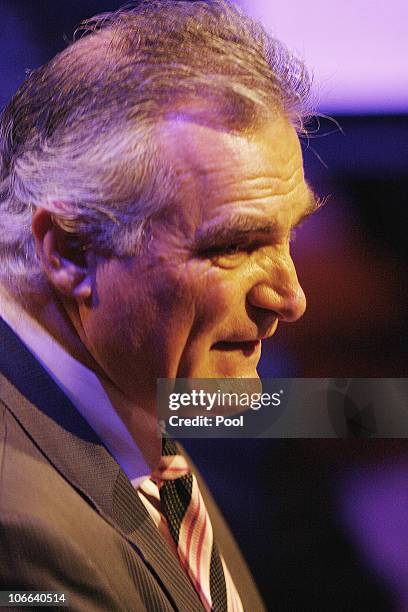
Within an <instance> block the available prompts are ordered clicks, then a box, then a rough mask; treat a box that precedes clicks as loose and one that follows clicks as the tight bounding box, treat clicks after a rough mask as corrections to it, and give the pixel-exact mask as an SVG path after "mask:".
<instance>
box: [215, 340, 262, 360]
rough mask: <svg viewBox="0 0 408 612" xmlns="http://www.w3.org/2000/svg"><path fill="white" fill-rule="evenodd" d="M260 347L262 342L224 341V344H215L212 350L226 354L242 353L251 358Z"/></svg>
mask: <svg viewBox="0 0 408 612" xmlns="http://www.w3.org/2000/svg"><path fill="white" fill-rule="evenodd" d="M260 346H261V341H260V340H239V341H236V342H234V341H230V342H227V341H222V342H216V343H215V344H213V345H212V347H211V349H212V350H217V351H225V352H232V351H242V353H243V354H244V355H245V356H248V357H249V356H250V355H252V354H253V353H254V352H255V351H256V350H257V349H258V348H260Z"/></svg>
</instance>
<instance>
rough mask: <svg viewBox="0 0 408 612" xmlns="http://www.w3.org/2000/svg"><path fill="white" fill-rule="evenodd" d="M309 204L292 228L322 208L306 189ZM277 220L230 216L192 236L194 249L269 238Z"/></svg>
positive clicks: (206, 226)
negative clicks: (258, 236) (260, 236)
mask: <svg viewBox="0 0 408 612" xmlns="http://www.w3.org/2000/svg"><path fill="white" fill-rule="evenodd" d="M308 195H309V202H308V205H307V207H306V209H305V210H304V211H303V212H302V214H301V216H300V217H299V218H298V219H296V221H295V223H294V224H293V226H292V227H293V228H294V227H297V226H298V225H300V223H302V221H304V220H305V219H306V218H307V217H310V215H312V214H313V213H315V212H316V211H317V210H319V208H320V207H321V206H322V204H323V202H322V201H321V200H320V199H319V198H318V197H317V196H316V194H315V193H314V192H313V191H312V190H311V189H310V188H308ZM277 225H278V224H277V220H276V219H273V218H271V219H270V220H268V221H265V218H261V217H257V216H249V215H243V214H235V215H234V214H232V215H231V216H229V217H228V218H225V219H224V220H223V222H218V223H216V222H215V220H213V221H211V222H210V223H208V224H206V225H203V226H202V227H200V228H199V229H198V230H197V232H196V234H195V236H194V241H193V242H194V248H195V249H200V248H207V249H208V248H211V247H212V246H218V245H220V244H223V243H227V242H240V241H244V240H245V239H246V238H248V236H251V235H254V234H257V235H260V234H264V235H265V236H270V235H272V234H274V233H275V232H276V229H277Z"/></svg>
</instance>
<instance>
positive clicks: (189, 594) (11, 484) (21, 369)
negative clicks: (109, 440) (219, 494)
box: [0, 319, 264, 612]
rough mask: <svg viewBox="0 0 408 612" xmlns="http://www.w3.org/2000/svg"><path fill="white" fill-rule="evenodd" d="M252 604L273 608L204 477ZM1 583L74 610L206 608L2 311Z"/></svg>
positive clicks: (237, 577) (218, 533)
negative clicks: (63, 600)
mask: <svg viewBox="0 0 408 612" xmlns="http://www.w3.org/2000/svg"><path fill="white" fill-rule="evenodd" d="M200 486H201V489H202V492H203V495H204V498H205V502H206V505H207V508H208V511H209V513H210V516H211V520H212V524H213V528H214V532H215V537H216V539H217V542H218V545H219V547H220V549H221V551H222V553H223V555H224V557H225V560H226V562H227V564H228V567H229V569H230V572H231V574H232V576H233V579H234V581H235V584H236V586H237V588H238V591H239V593H240V596H241V599H242V602H243V604H244V607H245V609H246V610H248V611H250V612H257V611H262V610H264V606H263V604H262V602H261V599H260V597H259V594H258V592H257V590H256V587H255V585H254V582H253V579H252V577H251V575H250V573H249V571H248V568H247V566H246V564H245V562H244V560H243V558H242V555H241V553H240V552H239V550H238V547H237V545H236V543H235V542H234V540H233V537H232V535H231V533H230V531H229V529H228V527H227V525H226V524H225V522H224V520H223V518H222V516H221V514H220V512H219V510H218V509H217V507H216V505H215V503H214V501H213V500H212V498H211V496H210V495H209V493H208V491H207V490H206V488H205V485H204V484H203V483H202V482H201V483H200ZM0 589H2V590H37V591H39V590H48V591H50V590H51V591H63V592H65V593H66V594H67V595H68V596H69V602H70V603H69V608H70V609H73V610H86V611H87V612H88V611H89V610H109V611H110V612H112V611H116V610H137V611H139V610H148V611H149V612H152V611H156V610H157V611H159V610H160V611H162V610H163V611H164V610H166V611H170V610H182V611H185V612H195V611H197V612H198V611H200V612H202V610H203V608H202V605H201V603H200V600H199V598H198V596H197V594H196V593H195V591H194V589H193V587H192V586H191V584H190V582H189V580H188V579H187V577H186V576H185V574H184V572H183V571H182V569H181V566H180V565H179V562H178V560H177V559H176V557H175V556H174V554H173V552H172V551H171V550H170V549H169V547H168V546H167V544H166V542H165V541H164V540H163V539H162V537H161V535H160V533H159V531H158V529H157V528H156V526H155V525H154V523H153V521H152V520H151V518H150V516H149V515H148V513H147V511H146V509H145V507H144V505H143V504H142V502H141V501H140V499H139V497H138V495H137V493H136V491H135V490H134V489H133V487H132V485H131V483H130V482H129V480H128V479H127V477H126V476H125V474H124V472H123V471H122V470H121V468H120V467H119V465H118V464H117V463H116V461H115V460H114V459H113V458H112V456H111V455H110V454H109V452H108V451H107V450H106V448H105V447H104V446H103V444H102V443H101V441H100V440H99V439H98V437H97V436H96V434H95V433H94V432H93V430H92V429H91V428H90V427H89V425H88V424H87V423H86V421H85V420H84V419H83V418H82V417H81V415H80V414H79V413H78V412H77V410H76V409H75V408H74V407H73V406H72V404H71V403H70V402H69V400H68V399H67V397H66V396H65V395H64V394H63V393H62V391H61V390H60V389H59V388H58V386H57V385H55V383H54V382H53V381H52V379H51V378H50V377H49V376H48V375H47V373H46V372H45V371H44V369H43V368H42V367H41V366H40V365H39V363H38V362H37V361H36V360H35V359H34V358H33V356H32V355H31V353H30V352H29V351H28V350H27V349H26V348H25V346H24V345H23V344H22V343H21V342H20V340H19V339H18V338H17V337H16V336H15V334H14V333H13V332H12V331H11V330H10V328H9V327H8V326H7V325H6V324H5V323H4V322H3V321H2V320H1V319H0Z"/></svg>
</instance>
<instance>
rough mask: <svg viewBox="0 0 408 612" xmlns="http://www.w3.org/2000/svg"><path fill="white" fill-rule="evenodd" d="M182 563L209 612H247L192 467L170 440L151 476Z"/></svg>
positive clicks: (165, 441)
mask: <svg viewBox="0 0 408 612" xmlns="http://www.w3.org/2000/svg"><path fill="white" fill-rule="evenodd" d="M151 479H152V480H153V481H154V482H156V483H157V486H158V487H159V492H160V504H161V508H162V512H163V515H164V517H165V518H166V521H167V525H168V528H169V531H170V534H171V536H172V538H173V540H174V542H175V545H176V548H177V554H178V557H179V559H180V563H181V565H182V566H183V568H184V570H185V572H186V573H187V575H188V577H189V578H190V580H191V582H192V584H193V586H194V588H195V589H196V591H197V593H198V595H199V596H200V599H201V602H202V604H203V606H204V608H205V610H207V611H211V610H212V611H214V612H243V607H242V603H241V600H240V597H239V594H238V592H237V590H236V587H235V585H234V582H233V580H232V578H231V575H230V573H229V571H228V568H227V567H226V565H225V562H224V559H223V558H222V557H221V555H220V553H219V552H218V548H217V546H216V544H215V542H214V538H213V530H212V526H211V521H210V517H209V516H208V513H207V509H206V507H205V505H204V500H203V498H202V495H201V493H200V489H199V488H198V483H197V479H196V478H195V476H194V475H193V474H192V473H191V471H190V468H189V465H188V463H187V461H186V459H185V457H183V455H180V454H179V453H178V451H177V446H176V445H175V443H174V442H173V441H172V440H169V439H168V438H164V439H163V454H162V457H161V460H160V462H159V465H158V466H157V468H156V469H155V471H154V472H153V474H152V475H151Z"/></svg>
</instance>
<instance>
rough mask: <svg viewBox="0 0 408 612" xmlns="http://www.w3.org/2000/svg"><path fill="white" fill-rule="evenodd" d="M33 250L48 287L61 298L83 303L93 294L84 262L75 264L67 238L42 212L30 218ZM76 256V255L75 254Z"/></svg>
mask: <svg viewBox="0 0 408 612" xmlns="http://www.w3.org/2000/svg"><path fill="white" fill-rule="evenodd" d="M32 231H33V235H34V239H35V248H36V252H37V255H38V257H39V259H40V261H41V264H42V267H43V270H44V273H45V274H46V276H47V278H48V280H49V282H50V283H51V285H52V286H53V287H54V288H55V289H56V290H57V291H58V292H60V293H62V294H63V295H65V296H67V297H70V298H72V299H75V300H85V299H87V298H89V297H90V296H91V294H92V278H91V274H90V270H88V267H87V264H86V261H85V263H84V262H83V258H82V261H81V263H78V262H79V260H80V258H79V256H78V257H74V256H73V253H72V248H70V245H69V243H68V237H69V236H68V234H67V233H66V232H64V231H63V230H62V229H61V228H60V227H59V226H58V225H57V224H56V223H55V221H54V218H53V215H52V214H51V213H50V212H49V211H48V210H45V209H44V208H37V210H36V211H35V213H34V214H33V218H32ZM78 255H79V254H78Z"/></svg>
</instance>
